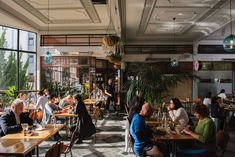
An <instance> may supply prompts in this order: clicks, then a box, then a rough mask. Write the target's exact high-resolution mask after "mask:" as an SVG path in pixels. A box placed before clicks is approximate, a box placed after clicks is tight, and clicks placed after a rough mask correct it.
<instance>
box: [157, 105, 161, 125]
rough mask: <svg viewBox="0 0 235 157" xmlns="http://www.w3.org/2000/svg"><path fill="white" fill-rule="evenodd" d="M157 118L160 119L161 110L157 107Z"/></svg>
mask: <svg viewBox="0 0 235 157" xmlns="http://www.w3.org/2000/svg"><path fill="white" fill-rule="evenodd" d="M157 118H158V121H159V122H160V121H161V120H162V112H161V110H160V108H159V109H158V112H157Z"/></svg>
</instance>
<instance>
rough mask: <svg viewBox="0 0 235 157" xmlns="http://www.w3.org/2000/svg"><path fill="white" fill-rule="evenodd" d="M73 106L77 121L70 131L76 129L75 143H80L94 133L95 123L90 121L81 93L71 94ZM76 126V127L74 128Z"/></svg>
mask: <svg viewBox="0 0 235 157" xmlns="http://www.w3.org/2000/svg"><path fill="white" fill-rule="evenodd" d="M73 99H74V103H75V105H76V107H75V111H74V113H75V114H78V119H77V123H76V125H74V126H71V131H74V130H75V129H76V130H77V140H76V142H75V143H76V144H78V143H82V140H83V139H85V138H87V137H90V136H92V135H93V134H95V133H96V129H95V125H94V124H93V123H92V119H91V117H90V115H89V114H88V112H87V109H86V106H85V104H84V102H83V100H82V97H81V95H79V94H75V95H74V96H73ZM76 127H77V128H76Z"/></svg>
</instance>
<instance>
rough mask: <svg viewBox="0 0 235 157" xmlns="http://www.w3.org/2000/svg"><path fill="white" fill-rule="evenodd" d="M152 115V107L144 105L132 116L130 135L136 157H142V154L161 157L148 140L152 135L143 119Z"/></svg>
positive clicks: (155, 147)
mask: <svg viewBox="0 0 235 157" xmlns="http://www.w3.org/2000/svg"><path fill="white" fill-rule="evenodd" d="M152 113H153V109H152V107H151V106H150V105H149V104H148V103H145V104H144V105H143V106H142V109H141V111H140V113H136V114H134V116H133V118H132V121H131V126H130V135H131V137H132V139H133V145H134V148H133V150H134V153H135V154H136V155H138V156H143V155H144V153H146V154H147V155H150V156H153V157H162V156H163V155H162V153H161V152H160V151H159V149H158V147H157V146H156V145H152V144H151V141H150V138H151V135H152V133H151V131H150V130H149V129H148V127H147V125H146V124H145V120H144V118H145V117H150V116H151V115H152Z"/></svg>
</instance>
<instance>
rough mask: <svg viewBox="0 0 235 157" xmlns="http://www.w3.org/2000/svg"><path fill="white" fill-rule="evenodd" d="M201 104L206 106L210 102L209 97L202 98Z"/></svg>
mask: <svg viewBox="0 0 235 157" xmlns="http://www.w3.org/2000/svg"><path fill="white" fill-rule="evenodd" d="M203 104H204V105H206V106H207V107H208V106H209V105H210V104H211V98H204V100H203Z"/></svg>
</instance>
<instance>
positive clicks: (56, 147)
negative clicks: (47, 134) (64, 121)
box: [45, 141, 63, 157]
mask: <svg viewBox="0 0 235 157" xmlns="http://www.w3.org/2000/svg"><path fill="white" fill-rule="evenodd" d="M62 147H63V143H62V142H60V141H57V142H56V143H55V144H53V145H52V146H51V148H50V149H49V150H48V151H47V152H46V155H45V157H60V155H61V148H62Z"/></svg>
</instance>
